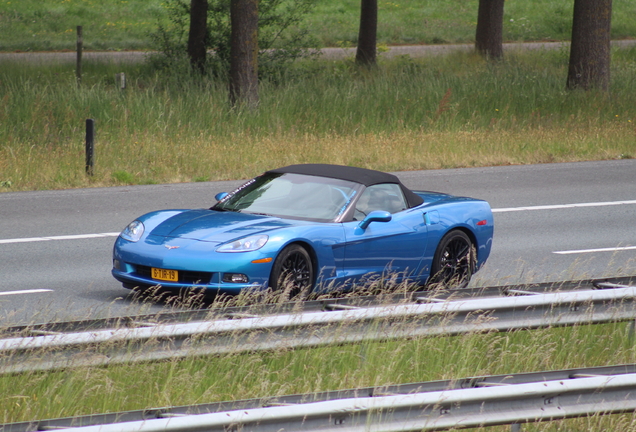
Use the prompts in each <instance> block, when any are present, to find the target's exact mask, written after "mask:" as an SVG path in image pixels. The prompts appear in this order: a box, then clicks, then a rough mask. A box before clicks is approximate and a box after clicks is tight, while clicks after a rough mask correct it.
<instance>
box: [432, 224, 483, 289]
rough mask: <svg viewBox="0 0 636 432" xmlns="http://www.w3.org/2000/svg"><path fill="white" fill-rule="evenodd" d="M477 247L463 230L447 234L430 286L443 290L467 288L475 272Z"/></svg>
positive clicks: (435, 258) (435, 260) (438, 249)
mask: <svg viewBox="0 0 636 432" xmlns="http://www.w3.org/2000/svg"><path fill="white" fill-rule="evenodd" d="M475 256H476V253H475V246H474V245H473V242H472V241H471V239H470V238H469V237H468V235H467V234H466V233H465V232H463V231H461V230H453V231H451V232H449V233H447V234H446V235H445V236H444V237H442V239H441V240H440V242H439V245H438V246H437V250H436V251H435V255H434V256H433V263H432V264H431V277H430V279H429V283H428V284H429V285H431V286H433V287H442V288H466V286H468V282H470V278H471V277H472V275H473V272H474V271H475Z"/></svg>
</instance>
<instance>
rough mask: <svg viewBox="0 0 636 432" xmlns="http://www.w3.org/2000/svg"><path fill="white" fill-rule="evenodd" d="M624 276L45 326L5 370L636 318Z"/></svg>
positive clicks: (17, 345)
mask: <svg viewBox="0 0 636 432" xmlns="http://www.w3.org/2000/svg"><path fill="white" fill-rule="evenodd" d="M616 282H617V281H616V280H613V281H593V282H591V283H590V286H593V287H595V288H596V289H581V288H582V287H583V286H584V284H582V283H580V282H579V283H578V284H576V286H577V288H578V289H577V290H574V291H557V292H545V291H544V292H539V293H537V292H536V291H528V290H524V289H519V287H507V288H505V291H506V292H507V294H508V295H509V296H508V297H489V296H482V297H477V298H475V297H466V298H458V299H455V298H453V296H452V295H450V296H449V297H447V298H446V299H440V298H437V297H436V296H431V295H430V293H427V294H428V295H426V296H417V297H416V298H415V299H409V300H414V302H412V301H411V302H408V303H405V302H401V303H393V304H388V305H387V304H385V305H380V304H377V303H373V302H372V301H371V302H370V304H368V305H364V304H362V303H361V304H359V305H358V306H356V305H352V304H342V303H338V302H332V303H330V302H323V305H322V310H315V311H305V312H303V313H298V312H290V311H287V312H285V313H278V314H273V315H267V314H265V315H254V314H246V313H245V312H241V313H234V315H232V318H231V319H230V318H227V317H225V318H219V319H214V320H206V321H191V322H169V323H163V324H162V323H146V324H143V323H137V325H139V326H138V327H134V328H128V327H120V328H105V329H93V330H84V331H74V332H73V331H71V332H61V333H49V332H43V334H40V335H37V336H26V337H9V338H4V339H1V340H0V372H2V373H17V372H24V371H34V370H48V369H56V368H65V367H75V366H95V365H104V364H113V363H122V362H132V361H150V360H157V359H166V358H175V357H185V356H194V355H215V354H223V353H238V352H244V351H257V350H273V349H279V348H296V347H315V346H321V345H328V344H342V343H352V342H357V341H362V340H388V339H397V338H411V337H423V336H434V335H441V334H444V335H454V334H460V333H467V332H484V331H507V330H512V329H529V328H538V327H546V326H564V325H573V324H581V323H602V322H611V321H620V320H631V319H634V318H635V317H636V286H624V285H621V284H617V283H616ZM599 288H602V289H599ZM493 289H494V288H493ZM491 290H492V289H491ZM484 291H486V292H487V291H489V289H485V290H484ZM501 291H502V287H498V288H497V292H501ZM141 348H143V349H141Z"/></svg>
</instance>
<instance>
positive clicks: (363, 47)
mask: <svg viewBox="0 0 636 432" xmlns="http://www.w3.org/2000/svg"><path fill="white" fill-rule="evenodd" d="M377 33H378V0H361V4H360V31H359V32H358V49H357V51H356V63H357V64H360V65H366V66H372V65H375V58H376V42H377Z"/></svg>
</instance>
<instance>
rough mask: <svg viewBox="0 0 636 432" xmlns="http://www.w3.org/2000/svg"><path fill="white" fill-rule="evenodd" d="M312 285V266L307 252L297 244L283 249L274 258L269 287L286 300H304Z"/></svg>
mask: <svg viewBox="0 0 636 432" xmlns="http://www.w3.org/2000/svg"><path fill="white" fill-rule="evenodd" d="M313 285H314V265H313V263H312V261H311V256H310V255H309V252H307V250H306V249H305V248H304V247H302V246H300V245H297V244H292V245H289V246H287V247H286V248H285V249H283V250H282V251H281V252H280V253H279V254H278V257H276V260H275V261H274V266H273V267H272V273H271V275H270V278H269V286H270V287H271V288H272V289H273V290H274V291H281V292H283V293H284V294H285V295H286V296H287V297H288V298H294V297H299V298H305V297H307V295H308V294H309V293H310V292H311V290H312V289H313Z"/></svg>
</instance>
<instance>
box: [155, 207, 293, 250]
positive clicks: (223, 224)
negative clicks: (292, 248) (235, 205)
mask: <svg viewBox="0 0 636 432" xmlns="http://www.w3.org/2000/svg"><path fill="white" fill-rule="evenodd" d="M295 222H297V221H289V220H284V219H280V218H276V217H271V216H259V215H251V214H246V213H236V212H220V211H215V210H208V209H199V210H189V211H185V212H183V213H179V214H176V215H175V216H172V217H170V218H168V219H166V220H165V221H163V222H162V223H160V224H159V225H158V226H157V227H156V228H154V229H153V230H152V231H151V232H150V233H149V234H148V237H155V240H157V239H156V237H161V238H181V239H190V240H198V241H205V242H214V243H225V242H228V241H231V240H234V239H237V238H241V237H245V236H248V235H252V234H259V233H262V232H265V231H271V230H273V229H277V228H282V227H286V226H292V225H295ZM149 240H150V239H149Z"/></svg>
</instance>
